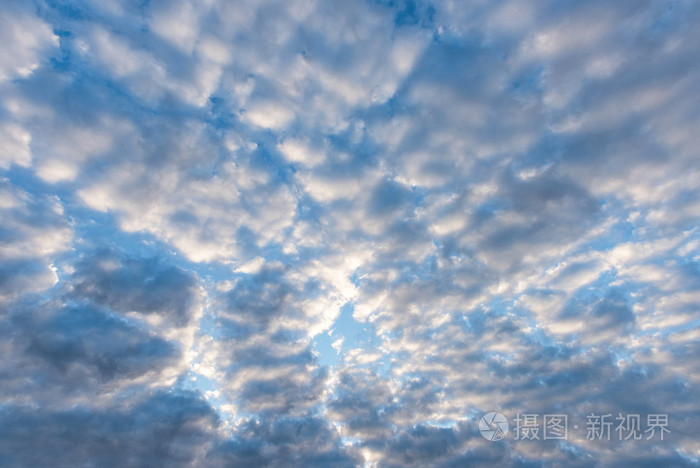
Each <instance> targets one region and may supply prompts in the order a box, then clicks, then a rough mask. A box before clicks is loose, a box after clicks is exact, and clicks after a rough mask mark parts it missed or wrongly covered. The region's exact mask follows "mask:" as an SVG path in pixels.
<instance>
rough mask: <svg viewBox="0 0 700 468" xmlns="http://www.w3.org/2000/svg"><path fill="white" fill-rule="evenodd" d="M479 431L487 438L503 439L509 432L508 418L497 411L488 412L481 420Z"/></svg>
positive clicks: (493, 439)
mask: <svg viewBox="0 0 700 468" xmlns="http://www.w3.org/2000/svg"><path fill="white" fill-rule="evenodd" d="M479 432H481V435H482V436H483V437H484V439H486V440H490V441H492V442H494V441H497V440H502V439H504V438H505V437H506V434H507V433H508V418H506V417H505V416H503V415H502V414H501V413H497V412H495V411H492V412H490V413H486V414H485V415H483V416H482V417H481V420H480V421H479Z"/></svg>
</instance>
